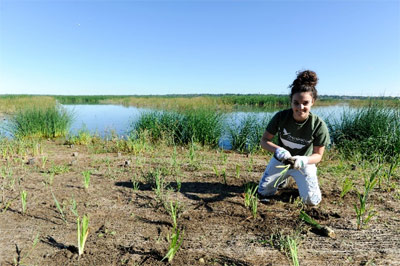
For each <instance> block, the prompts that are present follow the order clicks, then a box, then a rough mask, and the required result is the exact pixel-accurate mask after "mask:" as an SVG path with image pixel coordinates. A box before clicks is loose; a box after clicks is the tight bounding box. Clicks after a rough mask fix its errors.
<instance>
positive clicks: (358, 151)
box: [328, 105, 400, 161]
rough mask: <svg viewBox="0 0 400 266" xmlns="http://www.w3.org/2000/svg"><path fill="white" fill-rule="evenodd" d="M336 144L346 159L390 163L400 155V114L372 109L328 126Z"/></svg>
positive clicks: (371, 107)
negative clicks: (381, 160) (357, 158)
mask: <svg viewBox="0 0 400 266" xmlns="http://www.w3.org/2000/svg"><path fill="white" fill-rule="evenodd" d="M328 127H329V129H330V132H331V137H332V138H333V142H334V143H335V145H336V146H337V147H338V148H339V150H340V151H341V152H343V153H344V154H345V155H346V156H358V157H361V158H362V159H366V160H373V159H379V158H381V159H384V160H386V161H391V160H392V159H395V158H396V157H398V156H399V154H400V110H399V109H394V108H387V107H380V106H376V105H372V106H369V107H362V108H360V109H358V110H357V111H355V112H344V113H343V115H342V117H341V118H340V119H339V121H335V122H329V123H328Z"/></svg>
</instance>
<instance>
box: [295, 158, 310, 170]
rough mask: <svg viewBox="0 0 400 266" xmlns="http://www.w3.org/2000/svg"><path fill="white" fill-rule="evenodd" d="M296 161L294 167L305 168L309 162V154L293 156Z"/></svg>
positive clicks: (297, 168)
mask: <svg viewBox="0 0 400 266" xmlns="http://www.w3.org/2000/svg"><path fill="white" fill-rule="evenodd" d="M292 158H293V159H294V160H295V161H294V165H293V168H294V169H296V170H300V169H303V168H304V167H306V165H307V164H308V157H307V156H293V157H292Z"/></svg>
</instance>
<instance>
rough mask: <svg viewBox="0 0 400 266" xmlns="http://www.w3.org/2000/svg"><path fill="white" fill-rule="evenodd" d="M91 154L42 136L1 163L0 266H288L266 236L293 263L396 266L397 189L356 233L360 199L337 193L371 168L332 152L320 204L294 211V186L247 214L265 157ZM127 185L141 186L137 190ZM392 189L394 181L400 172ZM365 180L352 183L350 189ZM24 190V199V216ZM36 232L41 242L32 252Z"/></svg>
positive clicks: (380, 194) (385, 194)
mask: <svg viewBox="0 0 400 266" xmlns="http://www.w3.org/2000/svg"><path fill="white" fill-rule="evenodd" d="M96 149H98V148H94V147H90V146H79V145H75V146H72V147H71V146H69V145H63V143H62V142H53V141H46V142H44V143H43V144H42V146H41V150H42V151H41V152H39V154H35V156H33V155H32V154H31V152H28V154H27V155H25V156H24V155H18V156H17V155H15V156H12V157H8V158H2V159H1V161H0V164H1V165H0V166H1V169H2V171H1V173H2V182H3V186H2V191H1V192H2V199H1V200H2V205H1V206H2V210H1V211H0V231H1V232H0V265H14V262H17V264H18V263H19V264H20V265H170V264H171V265H290V264H292V260H291V258H290V255H289V254H287V253H285V250H284V249H281V248H280V246H279V245H276V244H273V243H274V241H271V240H277V239H278V240H279V237H281V238H283V237H284V236H286V235H290V236H292V237H294V238H296V239H297V240H298V244H299V245H298V258H299V262H300V265H400V206H399V197H398V194H396V193H398V192H397V191H396V190H391V191H387V190H384V189H379V188H376V189H375V190H374V191H373V192H372V194H371V198H370V203H371V204H372V205H373V207H374V209H375V210H376V211H377V214H376V216H375V217H374V218H372V220H371V221H370V222H369V224H368V226H367V227H366V228H364V229H363V230H357V224H356V215H355V211H354V206H353V205H354V204H355V203H358V201H357V194H356V193H355V192H354V191H353V192H349V193H348V194H347V195H346V196H345V197H344V198H341V197H340V193H341V182H342V180H343V179H344V178H345V177H348V176H360V177H362V176H363V175H364V173H366V172H367V169H366V167H367V166H357V167H354V166H353V167H352V166H351V164H350V163H349V164H346V163H340V162H338V161H337V160H336V159H334V157H333V156H330V155H329V151H328V154H327V155H326V156H325V158H324V159H325V160H324V162H323V163H322V164H321V165H319V170H320V172H319V180H320V185H321V189H322V194H323V200H322V202H321V204H320V205H319V206H317V207H313V208H311V207H305V206H302V204H301V203H300V201H299V200H298V199H297V196H298V192H297V189H296V184H295V183H294V181H293V180H292V182H291V183H290V185H289V186H288V187H287V188H285V189H282V190H280V191H279V193H278V194H277V195H276V196H275V197H274V198H273V199H272V200H271V201H270V202H269V203H266V204H264V203H259V204H258V212H257V217H256V218H253V216H252V214H251V211H250V210H249V208H247V207H245V205H244V196H243V192H244V186H245V184H246V183H249V182H254V183H255V184H256V183H257V182H258V180H259V178H260V177H261V175H262V173H263V171H264V168H265V166H266V164H267V161H268V159H269V158H270V157H269V155H267V156H266V155H250V156H248V155H246V154H238V153H226V152H221V151H217V150H207V149H204V148H201V149H199V150H197V151H195V155H194V159H193V160H192V161H191V160H190V158H189V155H188V154H189V151H188V149H186V148H180V147H179V148H178V149H177V156H176V159H175V162H174V159H173V155H172V154H173V150H172V148H171V147H166V146H164V145H160V146H157V145H156V146H154V147H153V148H151V147H150V148H149V147H148V148H147V149H146V150H144V149H143V150H139V151H136V155H135V154H134V153H130V154H128V153H124V152H122V153H118V152H108V153H104V152H103V153H98V151H97V152H96ZM31 158H34V160H30V163H28V162H29V159H31ZM43 158H45V159H43ZM46 158H47V160H46ZM214 168H215V169H217V170H218V174H219V176H218V175H217V173H216V171H215V170H214ZM354 168H355V169H354ZM224 169H225V170H226V172H225V173H226V184H225V182H224V179H223V177H222V174H221V173H223V171H224ZM352 169H354V170H352ZM86 170H90V171H91V180H90V185H89V188H88V189H87V190H86V189H85V188H84V186H83V181H82V180H83V175H82V172H83V171H86ZM157 171H159V173H161V175H160V176H161V177H162V178H163V180H165V181H166V183H167V184H166V185H165V187H164V191H163V192H162V194H161V196H157V195H156V193H155V191H154V188H153V187H154V185H152V184H151V182H150V181H151V179H152V178H153V177H154V176H155V175H156V173H157ZM52 173H53V174H54V179H53V180H52V181H51V177H52ZM397 175H398V172H397ZM132 178H136V179H134V180H136V181H138V183H137V187H136V189H134V185H133V182H132ZM13 180H14V181H13ZM179 180H181V187H180V190H179V191H178V186H179ZM12 182H14V183H13V184H11V183H12ZM396 182H397V185H399V176H397V180H396ZM11 185H12V186H11ZM361 185H362V182H361V181H360V182H359V183H358V184H357V187H358V188H359V189H360V188H361ZM22 190H25V191H26V192H27V209H26V212H25V214H23V213H22V208H21V200H20V192H21V191H22ZM52 192H53V194H54V196H55V197H56V198H57V200H58V201H59V203H60V204H61V206H63V210H64V215H65V219H66V222H64V221H63V220H62V217H61V215H60V213H59V211H58V210H57V208H56V205H55V201H54V199H53V196H52V194H51V193H52ZM73 199H75V201H76V203H77V212H78V213H79V216H83V215H84V214H87V215H88V217H89V236H88V240H87V243H86V246H85V252H84V254H83V255H82V256H80V257H78V253H77V228H76V221H77V218H76V216H75V215H74V214H73V212H72V211H71V207H72V202H73ZM169 201H174V202H175V201H179V202H180V206H181V207H180V215H179V217H178V221H177V223H178V226H179V228H181V229H182V230H184V236H183V242H182V246H181V247H180V249H179V250H178V252H177V253H176V255H175V257H174V259H173V260H172V262H171V263H169V262H168V261H167V260H162V259H163V257H164V256H165V254H166V253H167V251H168V247H169V244H168V236H169V235H171V232H172V220H171V216H170V215H169V213H168V211H167V210H166V208H165V206H169ZM6 203H9V204H8V206H6V205H7V204H6ZM301 209H304V210H305V211H306V212H307V213H308V214H309V215H310V216H312V217H313V218H314V219H315V220H316V221H318V222H319V223H320V224H322V225H328V226H329V227H331V228H332V229H333V230H334V231H335V234H336V237H335V238H329V237H324V236H321V235H318V234H316V233H315V232H314V231H313V230H312V229H311V227H310V226H309V225H306V224H305V223H304V222H302V221H301V220H300V219H299V212H300V210H301ZM37 235H39V242H38V243H37V245H36V246H33V242H34V239H35V237H36V236H37ZM275 243H276V241H275Z"/></svg>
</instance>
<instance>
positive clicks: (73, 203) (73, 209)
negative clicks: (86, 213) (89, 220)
mask: <svg viewBox="0 0 400 266" xmlns="http://www.w3.org/2000/svg"><path fill="white" fill-rule="evenodd" d="M70 210H71V212H72V213H73V214H74V215H75V216H76V217H79V214H78V206H77V204H76V200H75V199H74V196H72V199H71V207H70Z"/></svg>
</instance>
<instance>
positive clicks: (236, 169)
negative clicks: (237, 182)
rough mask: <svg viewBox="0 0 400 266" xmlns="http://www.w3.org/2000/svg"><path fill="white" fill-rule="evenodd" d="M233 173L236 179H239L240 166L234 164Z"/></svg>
mask: <svg viewBox="0 0 400 266" xmlns="http://www.w3.org/2000/svg"><path fill="white" fill-rule="evenodd" d="M235 171H236V175H235V176H236V179H239V178H240V165H238V164H236V165H235Z"/></svg>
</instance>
